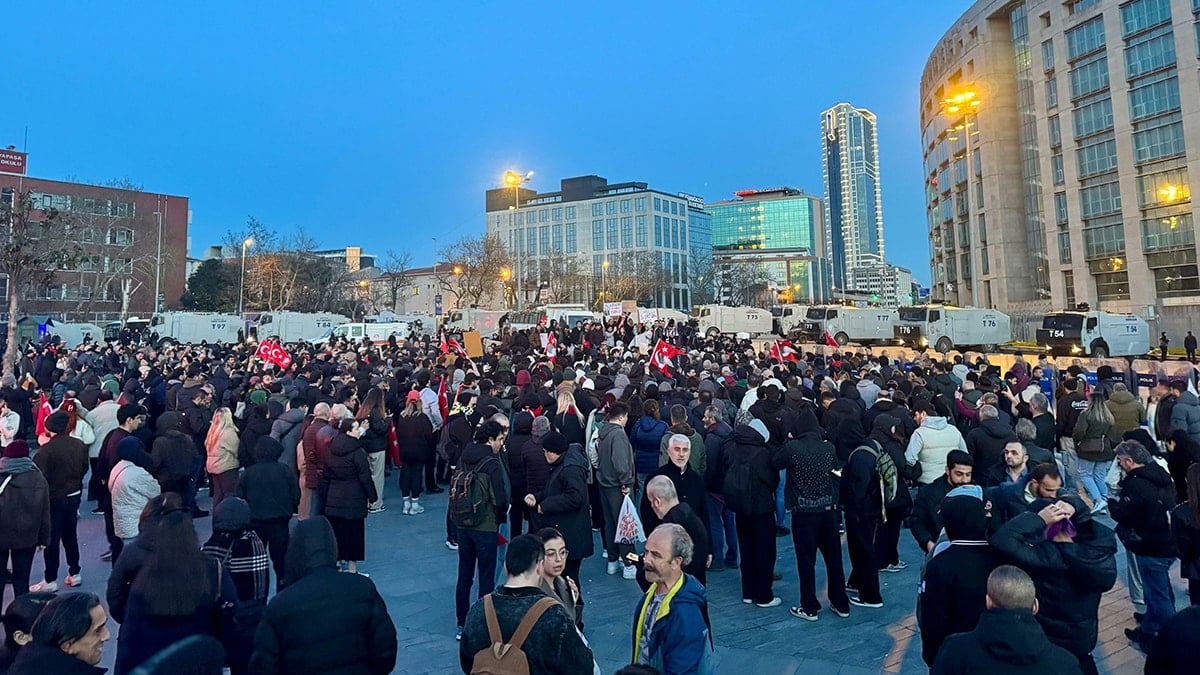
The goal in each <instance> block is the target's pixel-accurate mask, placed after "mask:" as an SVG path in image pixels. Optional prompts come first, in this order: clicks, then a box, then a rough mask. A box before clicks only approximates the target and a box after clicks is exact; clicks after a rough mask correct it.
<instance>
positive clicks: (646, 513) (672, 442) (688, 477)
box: [638, 434, 709, 583]
mask: <svg viewBox="0 0 1200 675" xmlns="http://www.w3.org/2000/svg"><path fill="white" fill-rule="evenodd" d="M683 438H687V437H686V436H683V435H682V434H675V435H673V436H668V437H667V455H668V458H669V460H670V461H668V462H667V463H666V464H664V465H662V466H660V467H658V470H656V471H654V472H653V473H651V474H650V475H649V476H647V477H646V482H647V483H649V482H650V480H651V479H653V478H654V477H656V476H666V477H667V478H668V479H669V480H670V481H671V483H673V484H674V485H675V494H676V497H677V499H678V500H679V501H680V502H682V503H684V504H687V505H688V506H690V507H691V508H692V511H693V512H694V513H695V514H696V516H697V517H698V518H699V519H700V522H701V523H703V524H704V531H705V533H706V535H705V541H707V540H708V536H707V532H708V529H709V525H708V508H707V506H708V505H707V499H708V492H707V491H706V490H705V487H704V478H703V477H702V476H700V474H698V473H696V472H695V471H694V470H693V469H692V467H691V465H690V464H689V460H690V458H691V454H692V448H691V441H690V440H689V441H688V442H686V443H685V442H684V441H683V440H682V439H683ZM638 513H639V514H640V515H641V517H642V526H643V528H644V529H645V530H646V532H653V531H654V528H656V527H658V526H659V524H660V521H659V518H658V515H657V514H656V511H655V510H654V508H653V505H652V504H651V503H650V495H648V494H646V491H645V490H643V491H642V500H641V504H639V505H638ZM693 576H694V575H693ZM701 583H703V581H701Z"/></svg>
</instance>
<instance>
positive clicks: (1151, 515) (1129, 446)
mask: <svg viewBox="0 0 1200 675" xmlns="http://www.w3.org/2000/svg"><path fill="white" fill-rule="evenodd" d="M1114 452H1115V453H1116V456H1117V463H1118V464H1120V466H1121V469H1123V470H1124V471H1125V477H1124V478H1123V479H1121V498H1120V500H1119V501H1116V502H1115V503H1112V504H1110V505H1109V512H1110V513H1111V514H1112V519H1113V520H1115V521H1116V522H1117V534H1118V536H1120V538H1121V541H1122V543H1123V544H1125V548H1126V549H1128V550H1129V551H1130V552H1131V553H1133V555H1134V558H1135V559H1136V560H1137V568H1138V572H1139V573H1141V576H1142V588H1143V589H1144V594H1145V599H1146V614H1145V616H1144V617H1142V621H1141V625H1140V626H1139V627H1138V628H1135V629H1126V631H1125V634H1126V635H1127V636H1128V637H1129V639H1131V640H1134V641H1135V642H1140V643H1142V644H1143V645H1146V646H1148V645H1149V644H1150V643H1151V642H1153V641H1154V639H1155V638H1156V637H1157V636H1158V632H1159V631H1160V630H1162V627H1163V625H1164V624H1166V622H1167V619H1170V618H1171V616H1172V615H1174V614H1175V592H1174V590H1173V589H1172V587H1171V578H1170V571H1171V565H1172V564H1173V563H1174V562H1175V557H1176V555H1177V551H1176V549H1175V539H1174V537H1172V536H1171V519H1170V511H1171V509H1172V508H1174V506H1175V484H1174V482H1173V481H1172V480H1171V475H1170V474H1169V473H1167V471H1166V469H1164V468H1162V467H1161V466H1159V465H1158V464H1156V463H1155V462H1154V459H1153V457H1151V455H1150V452H1149V450H1147V449H1146V448H1145V447H1144V446H1143V445H1142V444H1141V443H1138V442H1137V441H1123V442H1122V443H1121V444H1120V445H1118V446H1117V447H1116V448H1115V449H1114Z"/></svg>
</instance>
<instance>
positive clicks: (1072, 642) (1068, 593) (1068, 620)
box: [991, 511, 1117, 657]
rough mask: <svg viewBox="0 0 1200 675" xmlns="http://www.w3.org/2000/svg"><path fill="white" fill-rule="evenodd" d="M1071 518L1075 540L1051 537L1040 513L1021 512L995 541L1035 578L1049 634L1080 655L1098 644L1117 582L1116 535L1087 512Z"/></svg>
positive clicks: (1044, 626) (1041, 616)
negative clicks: (1104, 609)
mask: <svg viewBox="0 0 1200 675" xmlns="http://www.w3.org/2000/svg"><path fill="white" fill-rule="evenodd" d="M1072 520H1073V521H1074V523H1075V527H1076V530H1077V534H1076V536H1075V540H1074V541H1073V542H1070V543H1057V542H1053V541H1047V540H1046V524H1045V523H1044V522H1043V521H1042V519H1041V517H1040V516H1039V515H1038V514H1036V513H1022V514H1020V515H1018V516H1017V517H1015V518H1013V519H1012V520H1010V521H1008V522H1007V523H1005V524H1004V525H1003V526H1002V527H1001V528H1000V529H999V530H997V531H996V533H995V534H993V535H992V537H991V544H992V547H993V548H995V549H996V550H997V551H999V552H1000V553H1001V554H1002V555H1004V556H1006V557H1007V558H1008V559H1009V560H1011V561H1012V562H1013V563H1014V564H1016V565H1017V566H1018V567H1020V568H1021V569H1023V570H1025V572H1026V573H1028V574H1029V576H1030V577H1032V578H1033V584H1034V586H1035V587H1036V588H1037V598H1038V607H1039V611H1038V614H1037V620H1038V623H1040V624H1041V625H1042V630H1044V631H1045V632H1046V637H1047V638H1049V639H1050V641H1051V642H1053V643H1054V644H1056V645H1058V646H1060V647H1062V648H1064V649H1066V650H1067V651H1069V652H1071V653H1072V654H1074V655H1075V656H1077V657H1078V656H1083V655H1085V654H1090V653H1091V651H1092V650H1093V649H1095V648H1096V634H1097V631H1098V629H1099V619H1098V612H1099V609H1100V597H1101V596H1102V595H1103V594H1104V593H1105V592H1107V591H1108V590H1109V589H1110V588H1112V587H1113V585H1114V584H1115V583H1116V582H1117V559H1116V553H1117V538H1116V536H1115V535H1114V534H1113V531H1112V530H1111V529H1109V528H1108V527H1106V526H1105V525H1103V524H1101V523H1099V522H1097V521H1095V520H1094V519H1092V517H1091V514H1089V513H1087V512H1086V511H1083V512H1079V511H1077V512H1076V513H1075V515H1074V516H1073V517H1072Z"/></svg>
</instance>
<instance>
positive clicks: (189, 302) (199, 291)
mask: <svg viewBox="0 0 1200 675" xmlns="http://www.w3.org/2000/svg"><path fill="white" fill-rule="evenodd" d="M237 289H238V270H236V269H234V268H233V265H227V264H225V263H224V262H222V261H221V260H218V259H215V258H214V259H210V260H205V261H204V262H202V263H200V266H199V267H197V268H196V271H195V272H192V276H190V277H188V281H187V291H186V292H184V294H183V298H182V299H181V301H180V302H181V303H182V304H183V307H184V308H185V309H191V310H195V311H199V312H232V311H234V310H236V309H237Z"/></svg>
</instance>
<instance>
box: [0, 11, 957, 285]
mask: <svg viewBox="0 0 1200 675" xmlns="http://www.w3.org/2000/svg"><path fill="white" fill-rule="evenodd" d="M970 4H971V3H970V2H968V1H966V0H939V1H937V2H929V3H909V2H894V1H891V0H862V1H860V2H855V3H846V2H832V1H831V2H816V1H813V0H791V1H790V2H785V1H771V2H766V1H760V2H748V3H733V2H669V1H660V2H604V3H585V2H543V1H532V2H520V3H491V2H486V3H485V2H429V3H416V2H404V1H400V0H395V1H382V0H380V1H375V2H366V1H362V2H359V1H354V0H347V1H346V2H314V1H311V0H289V1H286V2H285V1H278V2H275V1H271V2H267V1H264V2H232V1H229V0H215V1H212V2H203V3H201V2H146V1H134V2H85V1H84V0H60V1H57V2H34V1H32V0H14V2H12V3H9V4H6V7H5V10H6V11H5V19H6V21H7V22H8V23H9V25H10V26H12V27H13V30H9V31H6V44H7V45H8V46H7V48H6V49H5V52H6V58H5V64H6V66H7V68H6V69H5V71H6V73H7V77H6V80H7V82H8V91H9V95H8V97H7V105H5V106H3V107H2V108H0V146H3V145H8V144H13V145H16V146H17V147H18V148H21V146H22V144H23V142H24V134H25V129H26V127H28V132H29V141H28V150H29V152H30V159H29V173H30V175H32V176H37V177H41V178H53V179H63V178H68V177H71V178H74V179H77V180H81V181H84V182H101V181H106V180H110V179H114V178H126V177H127V178H129V179H131V180H133V181H134V182H136V183H139V184H141V185H143V186H144V187H145V188H146V189H147V190H150V191H155V192H165V193H168V194H182V195H186V196H188V197H189V198H190V199H191V209H192V212H193V221H192V227H191V230H190V235H191V241H192V243H191V252H192V253H193V254H196V253H199V252H202V251H203V249H204V247H206V246H209V245H213V244H217V243H219V242H220V241H221V239H222V238H223V237H224V234H225V233H226V232H227V231H229V230H231V229H232V230H237V229H239V228H241V227H242V226H243V225H244V223H245V221H246V219H247V217H248V216H254V217H255V218H257V219H259V220H260V221H263V222H264V223H266V224H267V225H269V226H271V227H273V228H275V229H277V230H279V231H289V230H292V229H293V228H296V227H302V228H304V229H305V230H306V231H307V232H308V233H309V234H310V235H312V236H313V237H315V238H316V239H317V241H318V242H319V243H320V244H321V245H323V246H327V247H341V246H346V245H361V246H363V247H364V248H365V249H366V250H367V251H368V252H373V253H376V254H378V255H380V256H382V255H384V253H385V252H386V251H388V250H389V249H393V250H409V251H411V253H412V255H413V262H414V263H415V264H419V265H427V264H430V263H431V262H432V252H433V240H432V238H433V237H435V236H436V237H438V239H439V241H440V243H441V244H444V243H446V242H447V241H449V240H451V239H456V238H459V237H462V236H466V235H473V234H478V233H479V232H481V231H482V230H483V227H484V211H483V210H484V194H483V193H484V190H486V189H488V188H492V187H497V186H499V185H500V182H501V175H502V174H503V172H504V171H505V170H506V169H510V168H511V169H517V170H520V171H522V172H524V171H528V170H534V171H536V175H535V177H534V179H533V182H532V183H531V184H530V187H532V188H533V189H536V190H538V191H553V190H557V189H558V180H559V179H560V178H563V177H569V176H577V175H584V174H593V173H594V174H599V175H601V176H604V177H606V178H608V179H609V180H610V181H613V182H619V181H631V180H636V181H645V182H648V183H649V184H650V185H651V187H654V188H656V189H660V190H663V191H666V192H672V193H673V192H688V193H692V194H697V195H700V196H702V197H704V198H705V200H707V201H717V200H720V199H725V198H728V197H730V196H731V195H732V193H733V192H734V191H735V190H740V189H746V188H760V187H772V186H780V185H788V186H795V187H799V188H802V189H804V190H806V191H808V192H810V193H813V194H818V195H822V194H823V187H822V182H821V146H820V113H821V111H822V110H824V109H825V108H828V107H830V106H831V105H833V104H835V103H838V102H842V101H848V102H850V103H852V104H853V105H855V106H858V107H863V108H867V109H870V110H872V111H873V112H875V113H876V114H877V115H878V117H879V139H880V140H879V152H880V157H881V160H882V181H883V186H884V188H883V213H884V229H885V233H884V236H885V241H886V249H887V257H888V259H889V260H890V261H891V262H894V263H897V264H900V265H903V266H906V267H909V268H911V269H912V270H913V273H914V276H915V277H916V278H918V279H919V280H920V281H921V282H922V283H923V284H928V281H929V269H928V255H929V254H928V239H927V235H926V228H925V216H924V206H923V200H922V193H921V176H920V174H921V152H920V132H919V125H918V114H917V104H918V86H919V82H920V76H921V70H922V68H923V67H924V64H925V59H926V58H927V57H928V56H929V53H930V51H931V50H932V49H933V47H934V45H935V44H936V42H937V40H938V39H939V38H940V37H941V35H942V34H943V33H944V32H945V30H946V29H947V28H948V27H949V26H950V25H951V24H952V23H953V22H954V21H955V20H956V19H957V18H958V16H959V15H961V14H962V12H963V11H965V10H966V9H967V8H968V7H969V6H970Z"/></svg>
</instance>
